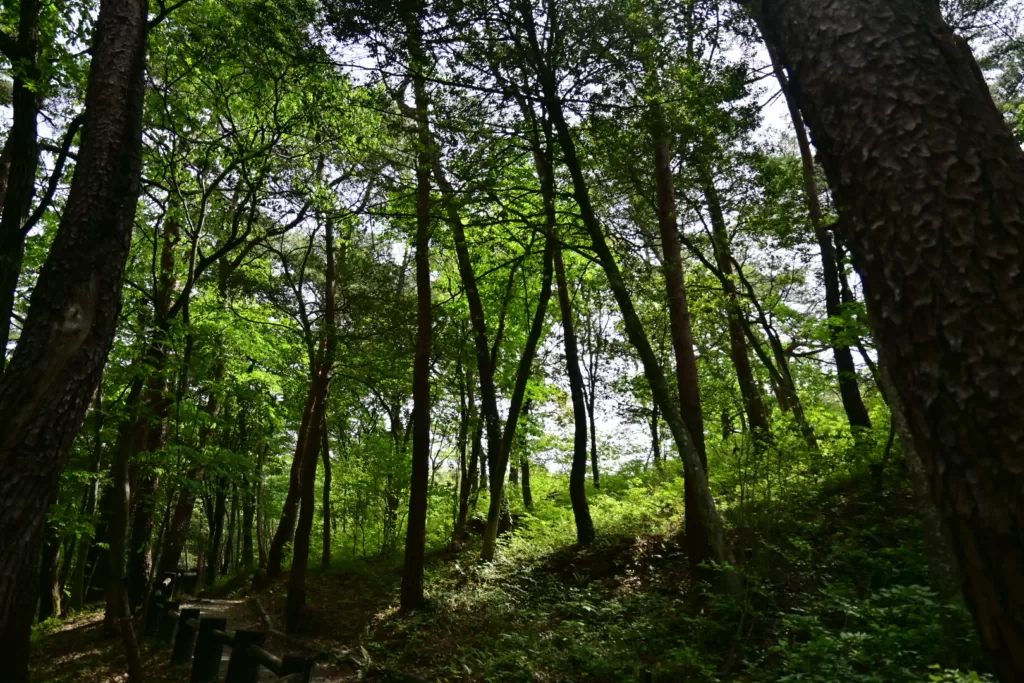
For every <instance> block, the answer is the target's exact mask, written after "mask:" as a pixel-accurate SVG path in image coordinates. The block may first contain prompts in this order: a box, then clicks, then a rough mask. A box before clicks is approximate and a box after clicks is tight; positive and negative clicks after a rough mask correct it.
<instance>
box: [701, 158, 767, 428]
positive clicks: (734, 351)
mask: <svg viewBox="0 0 1024 683" xmlns="http://www.w3.org/2000/svg"><path fill="white" fill-rule="evenodd" d="M701 182H702V186H703V192H704V200H705V202H706V203H707V206H708V214H709V215H710V216H711V231H712V240H713V242H714V249H715V261H716V262H717V265H718V269H719V271H720V272H721V274H722V286H723V287H724V289H725V299H726V304H725V305H726V322H727V325H728V329H729V356H730V357H731V358H732V364H733V367H734V368H735V370H736V379H737V382H738V384H739V387H740V396H741V397H742V398H743V408H744V410H745V411H746V413H747V424H749V425H750V431H751V433H752V436H753V438H754V443H755V445H756V446H757V447H758V448H763V447H764V444H766V443H767V442H768V441H769V440H770V438H771V431H770V429H769V427H768V412H767V411H766V410H765V406H764V399H763V397H762V396H761V389H760V387H758V385H757V380H756V379H754V370H753V368H752V367H751V365H750V355H749V352H748V349H747V339H746V337H745V336H744V334H743V321H742V320H741V319H740V318H741V316H742V313H741V311H740V296H739V292H738V291H737V289H736V284H735V282H734V281H733V267H732V251H731V249H730V248H729V231H728V229H727V228H726V225H725V215H724V214H723V212H722V204H721V202H720V201H719V197H718V190H717V189H716V188H715V185H714V182H713V181H712V179H711V176H710V173H708V172H705V173H704V174H703V177H702V179H701Z"/></svg>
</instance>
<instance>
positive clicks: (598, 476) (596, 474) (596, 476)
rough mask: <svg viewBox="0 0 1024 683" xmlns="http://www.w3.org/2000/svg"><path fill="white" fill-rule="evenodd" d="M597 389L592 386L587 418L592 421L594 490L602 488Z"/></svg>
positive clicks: (591, 466)
mask: <svg viewBox="0 0 1024 683" xmlns="http://www.w3.org/2000/svg"><path fill="white" fill-rule="evenodd" d="M594 393H595V387H594V386H593V385H591V387H590V392H589V393H588V395H587V417H588V418H589V420H590V473H591V474H590V476H591V478H592V479H593V480H594V488H595V489H599V488H601V473H600V471H599V470H598V466H597V418H596V417H595V415H594V411H595V409H596V408H597V406H596V405H595V404H596V402H597V401H596V399H595V397H594Z"/></svg>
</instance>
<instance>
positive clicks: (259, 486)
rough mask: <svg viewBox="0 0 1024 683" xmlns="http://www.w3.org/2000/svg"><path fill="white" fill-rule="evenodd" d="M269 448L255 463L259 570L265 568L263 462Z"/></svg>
mask: <svg viewBox="0 0 1024 683" xmlns="http://www.w3.org/2000/svg"><path fill="white" fill-rule="evenodd" d="M268 449H269V446H268V445H266V444H264V446H263V450H261V451H260V454H259V459H258V460H257V461H256V547H257V549H258V552H259V563H260V564H259V567H260V569H266V568H267V535H266V533H265V532H264V523H265V518H266V513H265V511H264V509H263V461H264V460H266V457H267V450H268Z"/></svg>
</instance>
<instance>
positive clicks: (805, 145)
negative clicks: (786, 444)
mask: <svg viewBox="0 0 1024 683" xmlns="http://www.w3.org/2000/svg"><path fill="white" fill-rule="evenodd" d="M768 55H769V57H770V58H771V62H772V69H773V70H774V71H775V78H776V79H777V80H778V82H779V87H780V88H781V89H782V95H783V97H784V98H785V99H786V106H787V107H788V109H789V116H790V118H791V119H792V120H793V131H794V132H795V133H796V141H797V147H798V148H799V149H800V164H801V167H802V169H803V179H804V196H805V198H806V200H807V215H808V217H809V218H810V220H811V228H812V229H813V230H814V237H815V239H816V240H817V241H818V248H819V249H820V250H821V278H822V282H823V283H824V285H825V313H826V314H827V315H828V317H829V324H828V332H829V344H830V346H831V347H832V355H833V357H834V358H835V361H836V381H837V383H838V385H839V396H840V398H841V399H842V401H843V410H844V411H845V412H846V419H847V421H848V422H849V423H850V430H851V432H852V433H853V435H854V438H856V439H857V440H858V441H860V440H861V438H862V437H863V435H864V433H865V430H870V429H871V417H870V416H869V415H868V409H867V408H866V407H865V406H864V399H863V398H862V397H861V395H860V387H859V386H858V384H857V366H856V365H855V364H854V362H853V352H852V351H851V350H850V345H849V343H847V342H846V341H845V340H844V337H843V335H844V327H845V326H844V325H843V323H842V318H843V306H842V301H841V296H840V286H839V270H838V265H837V261H836V253H835V248H834V246H833V244H832V235H831V233H830V232H829V231H828V228H826V227H825V224H824V222H823V220H822V216H821V203H820V200H819V197H818V181H817V179H816V178H815V173H814V155H813V154H812V153H811V143H810V141H809V140H808V139H807V131H806V129H805V128H804V119H803V116H802V115H801V114H800V109H799V107H797V104H796V99H795V98H794V97H793V92H792V90H791V88H790V86H789V78H787V76H786V72H785V70H784V69H783V68H782V64H781V63H780V62H779V60H778V56H777V55H776V54H775V49H774V47H773V46H771V45H769V46H768Z"/></svg>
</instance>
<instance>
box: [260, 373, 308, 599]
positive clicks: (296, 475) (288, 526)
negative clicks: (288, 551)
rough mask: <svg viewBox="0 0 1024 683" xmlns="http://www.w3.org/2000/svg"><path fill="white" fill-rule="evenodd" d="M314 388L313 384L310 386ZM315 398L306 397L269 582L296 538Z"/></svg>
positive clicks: (270, 560) (271, 556)
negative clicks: (307, 441) (303, 456)
mask: <svg viewBox="0 0 1024 683" xmlns="http://www.w3.org/2000/svg"><path fill="white" fill-rule="evenodd" d="M310 386H311V387H312V384H311V385H310ZM313 407H314V398H313V396H312V390H311V391H310V395H308V396H307V397H306V407H305V409H304V410H303V412H302V424H301V425H300V426H299V435H298V442H297V443H296V446H295V457H293V458H292V468H291V473H290V476H289V480H288V493H287V494H286V496H285V500H284V506H283V509H282V511H281V520H280V521H279V522H278V524H277V531H275V532H274V537H273V539H272V540H271V542H270V552H269V553H268V554H267V580H268V581H270V580H273V579H275V578H277V577H278V576H279V575H280V574H281V563H282V561H283V560H284V551H285V547H286V546H288V545H290V544H291V542H292V539H293V538H294V536H295V523H296V522H297V521H298V511H299V494H300V491H301V483H300V480H301V471H302V453H304V452H305V451H306V439H308V438H314V437H313V434H312V429H313V427H312V425H311V424H310V421H311V419H312V413H313Z"/></svg>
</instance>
